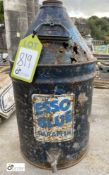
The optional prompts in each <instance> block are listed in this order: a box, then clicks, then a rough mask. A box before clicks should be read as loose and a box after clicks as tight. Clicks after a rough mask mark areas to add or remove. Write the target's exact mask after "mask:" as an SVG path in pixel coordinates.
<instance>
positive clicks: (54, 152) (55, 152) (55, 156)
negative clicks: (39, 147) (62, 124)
mask: <svg viewBox="0 0 109 175" xmlns="http://www.w3.org/2000/svg"><path fill="white" fill-rule="evenodd" d="M46 154H47V161H48V163H49V164H50V166H51V169H52V172H53V173H57V171H58V169H57V164H58V160H59V156H60V154H61V152H60V150H59V149H53V148H52V149H50V150H49V151H46Z"/></svg>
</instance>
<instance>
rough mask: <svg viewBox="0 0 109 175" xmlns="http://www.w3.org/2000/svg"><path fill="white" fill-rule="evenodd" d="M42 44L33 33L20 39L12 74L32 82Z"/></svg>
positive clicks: (14, 76)
mask: <svg viewBox="0 0 109 175" xmlns="http://www.w3.org/2000/svg"><path fill="white" fill-rule="evenodd" d="M41 50H42V44H41V43H40V41H39V39H38V37H37V36H35V37H34V38H33V37H32V35H29V36H28V37H26V38H24V39H22V40H21V41H20V44H19V47H18V51H17V54H16V58H15V62H14V66H13V69H12V73H11V76H12V77H13V78H16V79H19V80H22V81H25V82H28V83H31V82H32V81H33V77H34V74H35V71H36V68H37V65H38V61H39V58H40V53H41Z"/></svg>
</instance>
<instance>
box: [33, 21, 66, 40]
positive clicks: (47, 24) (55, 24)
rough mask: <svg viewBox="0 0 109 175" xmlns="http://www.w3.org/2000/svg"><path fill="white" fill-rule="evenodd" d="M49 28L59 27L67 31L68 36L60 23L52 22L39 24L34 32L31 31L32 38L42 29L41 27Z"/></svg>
mask: <svg viewBox="0 0 109 175" xmlns="http://www.w3.org/2000/svg"><path fill="white" fill-rule="evenodd" d="M44 25H46V26H50V27H54V26H60V27H61V28H63V29H64V30H65V31H67V33H68V35H69V31H68V29H67V28H66V27H65V26H64V25H63V24H61V23H54V22H52V21H51V22H49V23H41V24H39V25H38V26H37V27H36V28H35V29H34V30H33V37H34V36H35V35H36V34H37V32H38V31H39V29H40V28H41V27H42V26H44Z"/></svg>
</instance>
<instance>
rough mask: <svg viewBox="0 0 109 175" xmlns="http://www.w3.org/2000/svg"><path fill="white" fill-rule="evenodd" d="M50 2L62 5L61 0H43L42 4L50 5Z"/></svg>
mask: <svg viewBox="0 0 109 175" xmlns="http://www.w3.org/2000/svg"><path fill="white" fill-rule="evenodd" d="M52 4H55V5H62V4H63V3H62V1H58V0H45V1H44V2H43V5H52Z"/></svg>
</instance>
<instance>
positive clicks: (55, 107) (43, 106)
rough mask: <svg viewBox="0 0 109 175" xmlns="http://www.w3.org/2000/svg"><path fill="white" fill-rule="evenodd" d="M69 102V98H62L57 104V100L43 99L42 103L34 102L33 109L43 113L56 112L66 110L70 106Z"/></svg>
mask: <svg viewBox="0 0 109 175" xmlns="http://www.w3.org/2000/svg"><path fill="white" fill-rule="evenodd" d="M70 105H71V102H70V100H69V99H63V100H62V101H61V102H60V104H58V100H54V101H45V102H42V103H36V104H35V111H36V113H37V114H40V115H41V114H43V113H56V112H58V111H64V112H65V111H68V109H69V108H70Z"/></svg>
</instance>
